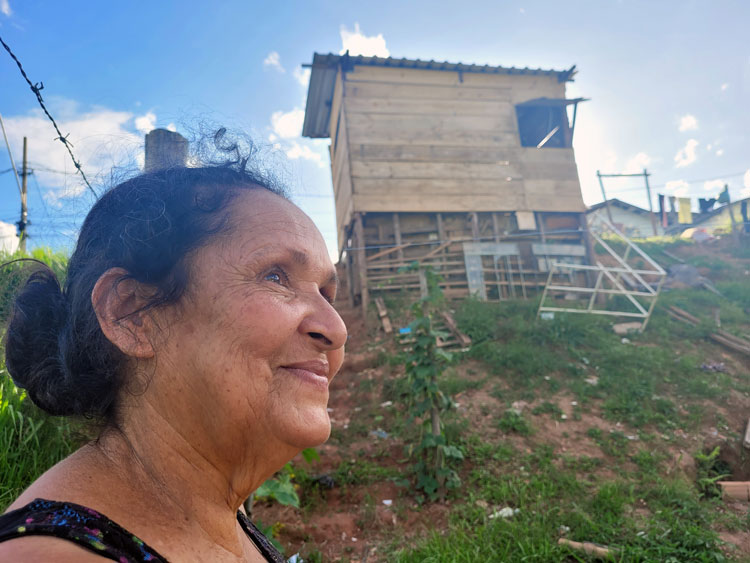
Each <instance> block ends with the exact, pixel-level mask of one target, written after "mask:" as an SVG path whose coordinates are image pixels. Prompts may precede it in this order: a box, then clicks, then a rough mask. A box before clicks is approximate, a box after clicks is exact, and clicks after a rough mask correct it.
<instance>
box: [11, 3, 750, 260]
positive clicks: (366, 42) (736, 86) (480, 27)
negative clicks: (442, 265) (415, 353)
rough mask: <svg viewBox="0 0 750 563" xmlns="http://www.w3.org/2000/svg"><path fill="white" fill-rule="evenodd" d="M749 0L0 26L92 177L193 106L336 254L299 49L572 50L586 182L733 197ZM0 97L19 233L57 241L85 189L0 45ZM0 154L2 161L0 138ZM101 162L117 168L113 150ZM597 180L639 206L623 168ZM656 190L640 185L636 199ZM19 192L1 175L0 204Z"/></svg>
mask: <svg viewBox="0 0 750 563" xmlns="http://www.w3.org/2000/svg"><path fill="white" fill-rule="evenodd" d="M749 27H750V3H748V2H744V1H741V0H736V1H722V0H717V1H713V2H709V1H697V0H692V1H691V0H683V1H672V0H662V1H658V2H656V1H653V0H651V1H641V0H620V1H618V0H588V1H584V0H570V1H568V2H559V1H554V0H544V1H536V2H534V1H531V0H529V1H524V0H514V1H499V0H495V1H484V2H462V3H456V2H441V1H439V0H431V1H429V2H427V1H411V2H410V1H403V0H402V1H401V2H391V1H382V2H378V3H374V2H370V3H364V2H361V3H360V2H334V1H313V0H310V1H306V2H291V1H286V2H284V1H282V2H276V3H269V2H250V1H247V0H245V1H239V0H230V1H224V2H215V3H213V4H209V3H205V2H188V1H185V0H182V1H179V2H178V1H175V0H162V1H159V2H119V3H118V2H93V1H89V2H81V1H74V0H70V1H66V2H54V1H49V0H48V1H41V0H23V1H22V0H0V36H2V37H3V39H4V40H5V41H6V42H7V43H8V44H9V45H10V46H11V48H12V49H13V50H14V51H15V53H16V55H17V56H18V57H19V58H20V59H21V61H22V63H23V64H24V66H25V68H26V71H27V72H28V74H29V76H30V78H31V79H32V81H34V82H40V81H41V82H43V83H44V90H43V91H42V94H43V95H44V98H45V101H46V102H47V103H48V106H49V108H50V110H51V111H52V114H53V116H55V118H56V120H57V121H58V123H59V124H60V126H61V129H62V131H63V132H64V133H70V136H69V140H70V141H71V142H72V143H73V150H74V152H75V153H76V156H77V157H78V158H79V159H80V160H81V161H82V163H83V167H84V170H85V171H86V172H87V174H88V175H89V176H90V177H91V178H92V179H93V180H94V181H95V185H96V186H97V187H101V186H106V185H108V184H110V183H111V182H112V181H113V178H114V179H116V178H118V177H120V178H121V177H122V176H123V175H125V174H127V173H128V172H129V171H132V170H134V169H135V168H136V167H137V165H138V163H139V162H141V161H142V158H143V157H142V144H143V134H144V133H145V132H146V131H148V130H149V129H150V128H152V127H154V126H158V127H168V126H169V127H175V128H176V129H177V130H178V131H180V132H183V133H188V134H189V133H190V131H192V130H195V129H196V128H198V125H199V124H200V123H201V122H208V123H215V124H216V123H218V124H224V125H227V126H228V127H230V128H235V129H240V130H243V131H246V132H247V133H249V134H250V135H252V136H253V137H254V138H255V139H256V141H257V142H258V143H259V145H260V146H261V147H262V148H263V149H264V150H263V151H262V152H263V154H264V155H265V156H264V162H265V164H266V165H267V166H269V167H270V168H272V169H274V170H276V171H277V173H278V175H279V176H280V177H281V178H282V179H283V180H284V181H286V182H287V183H288V184H289V186H290V187H291V189H292V191H293V193H294V194H295V200H296V201H297V202H298V203H299V204H300V206H301V207H302V208H303V209H304V210H305V211H307V212H308V213H309V214H310V215H311V216H312V217H313V219H314V220H315V222H316V223H317V224H318V226H319V228H320V229H321V231H322V232H323V234H324V236H325V237H326V240H327V242H328V243H329V247H330V249H331V251H332V253H335V246H336V243H335V226H334V225H335V222H334V211H333V204H332V188H331V179H330V169H329V159H328V151H327V142H326V141H320V140H318V141H311V140H308V139H302V138H300V137H299V133H300V129H301V120H302V116H303V110H304V100H305V93H306V80H307V74H306V73H305V71H303V69H302V68H301V66H300V65H301V64H303V63H308V62H310V61H311V59H312V54H313V52H315V51H317V52H334V53H338V52H340V51H341V50H342V48H345V47H346V48H349V50H350V52H352V53H355V52H362V53H363V54H379V55H384V54H390V55H391V56H394V57H407V58H421V59H428V60H429V59H434V60H447V61H451V62H465V63H480V64H491V65H503V66H520V67H525V66H529V67H542V68H555V69H566V68H569V67H570V66H571V65H573V64H576V65H578V66H577V68H578V70H579V73H578V75H577V77H576V81H575V82H574V83H572V84H569V86H568V96H569V97H577V96H584V97H587V98H591V101H589V102H586V103H585V104H582V105H581V106H580V108H579V114H578V121H577V126H576V133H575V139H574V147H575V150H576V160H577V162H578V168H579V174H580V177H581V185H582V189H583V196H584V201H585V202H586V203H588V204H592V203H596V202H597V201H600V200H601V194H600V192H599V187H598V184H597V182H596V177H595V172H596V170H597V169H600V170H602V171H603V172H631V171H640V170H641V169H642V168H644V167H646V168H648V170H649V171H650V172H651V173H652V174H653V175H652V177H651V184H652V186H653V187H654V190H653V191H654V194H656V193H667V194H670V195H680V196H693V197H696V198H697V197H704V196H711V195H715V194H716V193H718V191H719V187H720V186H722V185H723V184H724V183H728V184H729V186H730V192H731V195H732V197H733V198H739V197H747V196H750V147H749V146H748V144H749V143H748V141H750V135H749V133H748V132H749V131H750V111H748V102H750V41H748V40H747V36H748V28H749ZM0 114H2V116H3V119H4V121H5V126H6V129H7V131H8V136H9V139H10V143H11V149H12V152H13V156H14V158H15V160H16V162H17V164H18V165H19V166H20V160H21V138H22V137H23V136H24V135H26V136H27V137H29V160H30V162H31V164H32V168H33V169H34V175H33V176H32V178H31V180H30V183H29V190H30V195H29V198H30V200H29V216H30V219H31V221H32V225H31V226H30V228H29V232H30V235H31V237H32V238H31V239H30V244H31V245H32V246H40V245H51V246H53V247H55V248H69V247H70V246H71V245H72V241H73V240H74V237H75V231H76V228H77V226H78V225H79V224H80V221H81V220H82V218H83V216H84V214H85V211H86V209H87V208H88V206H90V205H91V196H90V195H89V194H87V193H86V192H85V191H84V190H83V188H82V184H81V182H80V180H79V179H78V178H77V177H76V176H75V175H73V174H72V172H73V168H72V164H71V162H70V160H69V159H68V157H67V155H66V153H65V151H64V149H63V147H62V145H61V144H60V143H59V142H55V141H54V136H55V134H54V131H53V129H52V127H51V124H50V123H49V122H47V121H46V118H44V117H43V116H42V115H41V114H40V112H39V108H38V106H37V104H36V100H35V98H34V96H33V94H32V93H31V91H30V90H29V89H28V87H27V86H26V84H25V82H23V81H22V78H21V76H20V74H19V72H18V70H17V68H16V67H15V64H14V63H13V62H12V61H11V59H10V57H8V56H7V54H6V53H5V52H4V51H0ZM0 149H1V150H0V172H2V171H3V170H6V169H7V168H9V167H10V163H9V160H8V155H7V151H6V150H5V147H4V145H0ZM113 165H114V166H117V168H116V172H115V174H112V173H111V168H112V166H113ZM607 187H608V195H609V194H611V196H613V197H619V198H621V199H624V200H626V201H629V202H631V203H634V204H636V205H642V206H646V199H645V193H644V190H643V189H642V187H641V185H640V184H639V183H637V182H633V181H629V180H613V181H610V182H608V183H607ZM655 197H656V196H655V195H654V198H655ZM19 205H20V204H19V195H18V188H17V186H16V184H15V180H14V178H13V176H12V174H10V173H5V174H0V221H5V222H15V221H16V220H17V219H18V209H19Z"/></svg>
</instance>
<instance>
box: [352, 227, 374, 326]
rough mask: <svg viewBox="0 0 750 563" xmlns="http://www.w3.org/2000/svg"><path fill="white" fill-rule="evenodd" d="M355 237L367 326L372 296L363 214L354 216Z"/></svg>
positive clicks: (363, 314)
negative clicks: (370, 292)
mask: <svg viewBox="0 0 750 563" xmlns="http://www.w3.org/2000/svg"><path fill="white" fill-rule="evenodd" d="M354 235H355V238H356V245H357V250H356V256H357V272H358V274H359V286H360V290H361V296H362V297H361V299H362V303H361V305H362V318H363V319H364V321H365V326H366V325H367V305H368V302H369V301H370V294H369V291H368V289H367V262H366V258H365V229H364V226H363V225H362V214H361V213H356V214H355V215H354Z"/></svg>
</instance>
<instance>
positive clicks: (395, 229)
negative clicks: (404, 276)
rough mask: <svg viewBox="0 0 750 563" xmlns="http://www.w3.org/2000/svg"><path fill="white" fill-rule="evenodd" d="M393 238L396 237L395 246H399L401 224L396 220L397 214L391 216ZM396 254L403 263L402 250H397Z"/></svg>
mask: <svg viewBox="0 0 750 563" xmlns="http://www.w3.org/2000/svg"><path fill="white" fill-rule="evenodd" d="M393 236H394V237H396V246H401V222H400V221H399V219H398V213H394V214H393ZM396 254H397V255H398V259H399V260H402V261H403V259H404V249H403V248H399V249H398V250H397V251H396Z"/></svg>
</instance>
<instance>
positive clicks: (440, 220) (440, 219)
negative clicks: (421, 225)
mask: <svg viewBox="0 0 750 563" xmlns="http://www.w3.org/2000/svg"><path fill="white" fill-rule="evenodd" d="M437 228H438V237H439V238H440V240H441V241H444V240H445V239H446V236H445V225H444V224H443V214H442V213H438V214H437Z"/></svg>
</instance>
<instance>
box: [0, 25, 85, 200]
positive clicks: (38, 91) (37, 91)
mask: <svg viewBox="0 0 750 563" xmlns="http://www.w3.org/2000/svg"><path fill="white" fill-rule="evenodd" d="M0 43H2V45H3V48H5V50H6V51H8V54H9V55H10V57H11V58H12V59H13V60H14V61H15V63H16V65H17V66H18V70H20V71H21V76H23V78H24V80H26V83H27V84H28V85H29V88H31V91H32V92H34V95H35V96H36V99H37V101H38V102H39V105H40V106H41V108H42V111H44V113H45V115H46V116H47V117H48V118H49V120H50V121H51V122H52V125H53V126H54V128H55V131H56V132H57V138H56V140H58V141H60V142H61V143H62V144H63V145H65V148H66V149H68V154H69V155H70V158H71V160H72V161H73V166H75V167H76V170H78V172H79V173H80V174H81V178H83V182H84V183H85V184H86V186H87V187H88V189H89V190H91V193H92V194H94V197H97V198H98V197H99V196H98V195H97V193H96V191H95V190H94V188H92V187H91V184H90V183H89V181H88V178H86V174H85V173H84V172H83V168H81V163H80V162H78V161H77V160H76V157H75V155H74V154H73V149H71V146H72V143H71V142H70V141H68V135H70V133H68V135H63V134H62V131H60V128H59V127H58V126H57V122H56V121H55V119H54V118H53V117H52V115H51V114H50V112H49V110H48V109H47V106H46V105H44V100H43V99H42V89H43V88H44V83H43V82H37V83H33V82H31V80H30V79H29V77H28V76H27V74H26V71H25V70H24V69H23V65H22V64H21V61H19V60H18V57H16V55H15V53H13V51H12V50H11V48H10V47H9V46H8V44H7V43H6V42H5V41H3V38H2V37H0Z"/></svg>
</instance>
